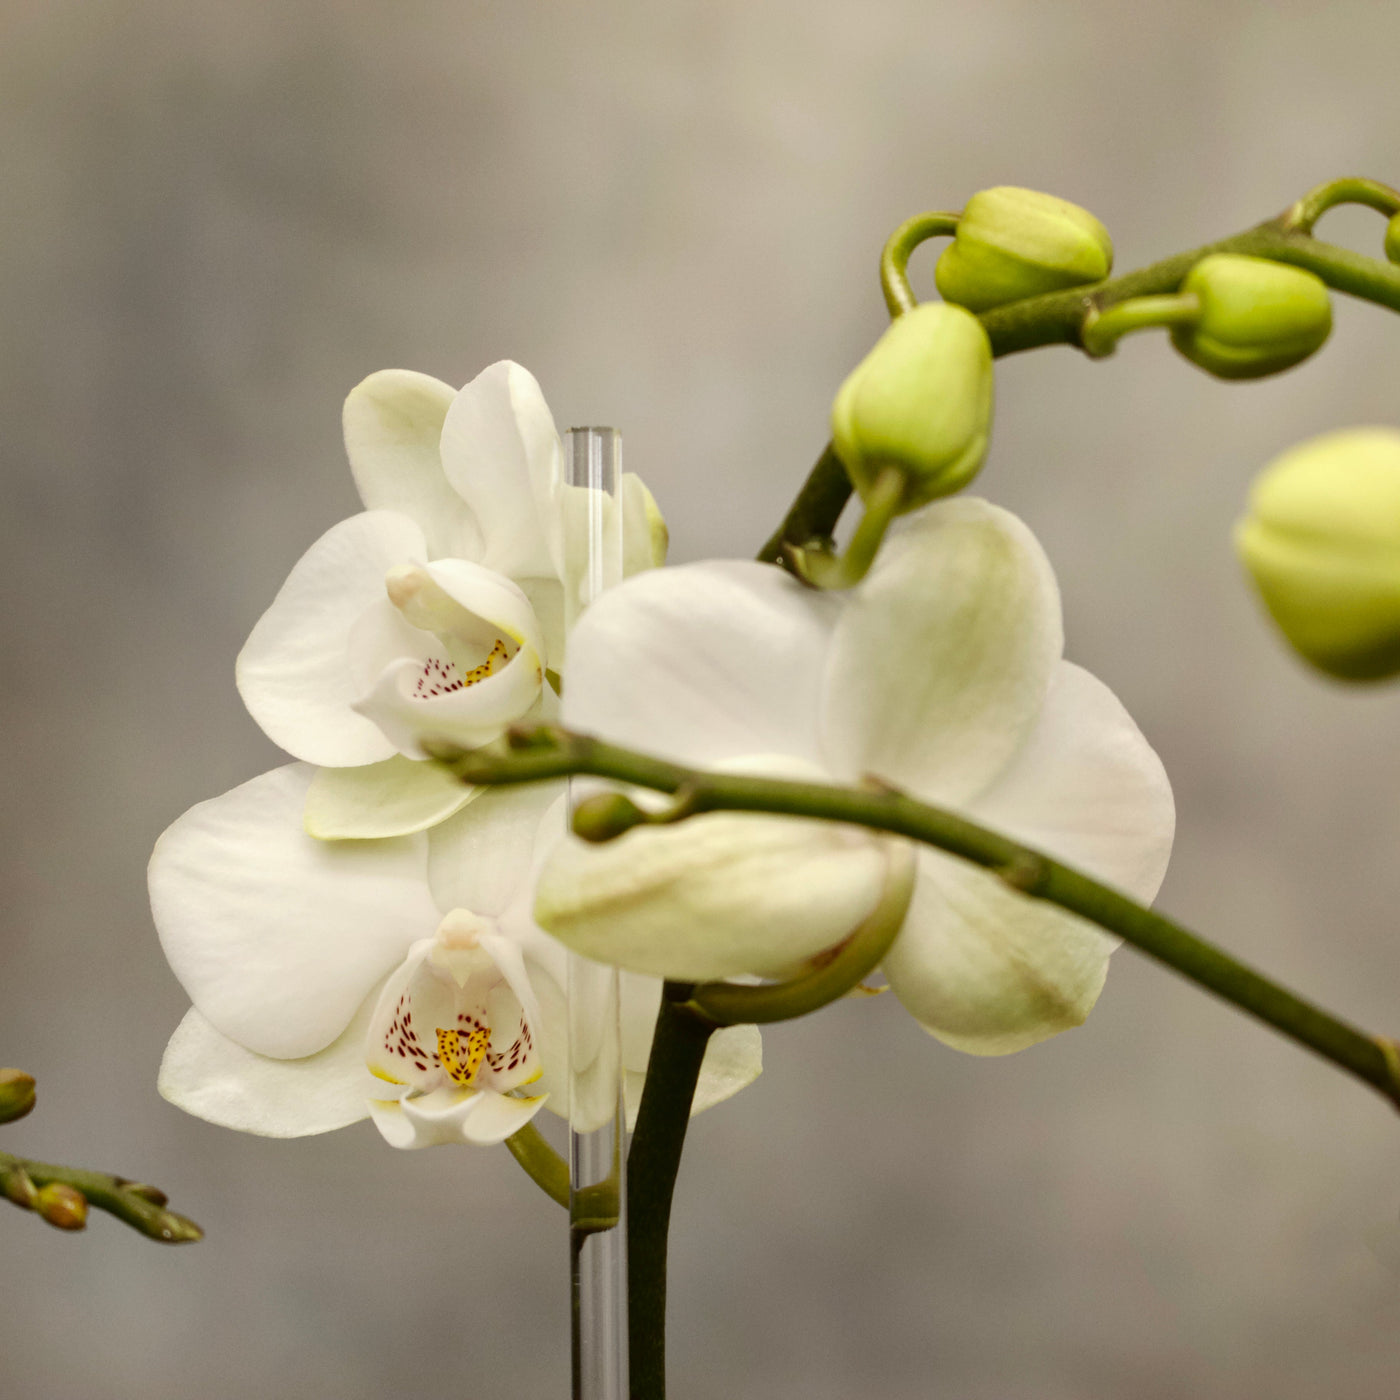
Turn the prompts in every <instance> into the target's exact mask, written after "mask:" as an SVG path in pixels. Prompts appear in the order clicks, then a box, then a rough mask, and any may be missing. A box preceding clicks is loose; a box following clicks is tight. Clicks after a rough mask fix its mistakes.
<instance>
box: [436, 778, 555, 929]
mask: <svg viewBox="0 0 1400 1400" xmlns="http://www.w3.org/2000/svg"><path fill="white" fill-rule="evenodd" d="M562 789H563V784H562V783H559V782H553V783H522V784H521V785H520V786H518V787H498V788H489V789H487V790H486V791H484V792H483V793H482V794H481V796H480V797H478V798H477V799H476V800H475V801H474V802H473V803H472V804H471V806H470V807H467V808H466V809H465V810H463V811H461V812H459V813H457V815H456V816H454V817H451V818H449V819H448V820H447V821H445V822H442V823H441V824H440V825H438V826H436V827H434V828H433V830H432V831H431V832H430V833H429V834H428V883H429V885H430V887H431V888H432V892H433V898H434V899H435V900H436V901H437V905H438V908H440V909H441V910H442V911H443V913H446V912H447V911H448V910H450V909H470V910H471V911H472V913H474V914H483V915H486V916H489V917H492V918H495V917H498V916H499V915H501V914H503V913H505V911H506V910H507V909H508V908H509V907H510V905H511V904H512V902H513V901H515V900H516V899H517V897H519V896H520V895H521V894H523V893H524V892H525V887H526V886H527V884H528V881H529V879H530V872H531V866H532V863H533V861H534V854H535V838H536V834H537V833H538V831H539V829H540V824H541V822H542V821H543V819H544V815H545V813H546V812H547V811H548V810H549V808H550V807H551V806H552V805H554V804H555V803H557V802H558V801H559V799H560V795H561V792H562ZM556 829H557V831H558V832H559V834H560V835H562V834H563V829H564V818H563V812H562V810H561V811H560V813H559V815H558V820H557V823H556Z"/></svg>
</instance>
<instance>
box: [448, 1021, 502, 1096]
mask: <svg viewBox="0 0 1400 1400" xmlns="http://www.w3.org/2000/svg"><path fill="white" fill-rule="evenodd" d="M437 1043H438V1059H439V1060H440V1061H441V1062H442V1067H443V1069H445V1070H446V1071H447V1074H448V1077H449V1078H450V1079H451V1080H452V1082H453V1083H454V1084H460V1085H461V1086H462V1087H463V1088H464V1089H465V1088H470V1087H471V1086H472V1085H473V1084H474V1083H475V1082H476V1074H477V1071H478V1070H479V1069H480V1068H481V1062H482V1061H483V1060H484V1059H485V1058H486V1048H487V1046H488V1045H490V1043H491V1032H490V1031H489V1030H487V1029H485V1028H484V1027H481V1026H477V1027H475V1028H474V1029H472V1030H469V1031H457V1030H444V1029H443V1028H442V1027H441V1026H439V1027H438V1033H437Z"/></svg>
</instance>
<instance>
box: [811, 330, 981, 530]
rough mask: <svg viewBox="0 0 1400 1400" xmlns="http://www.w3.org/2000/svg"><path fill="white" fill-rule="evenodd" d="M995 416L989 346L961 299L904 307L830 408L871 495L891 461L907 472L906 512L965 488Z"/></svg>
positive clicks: (838, 440) (836, 431) (857, 477)
mask: <svg viewBox="0 0 1400 1400" xmlns="http://www.w3.org/2000/svg"><path fill="white" fill-rule="evenodd" d="M991 423H992V347H991V342H990V341H988V339H987V333H986V331H984V330H983V329H982V323H981V322H980V321H979V320H978V319H977V317H976V316H974V315H973V314H972V313H971V312H970V311H965V310H964V309H963V308H962V307H960V306H949V305H947V304H944V303H940V302H925V303H924V304H923V305H921V306H916V307H915V308H914V309H913V310H912V311H906V312H905V313H904V315H902V316H900V317H899V318H898V319H897V320H895V321H894V323H893V324H892V325H891V326H890V328H889V329H888V330H887V331H886V332H885V333H884V335H882V336H881V337H880V339H879V340H878V341H876V343H875V347H874V348H873V349H872V350H871V351H870V353H869V354H868V355H867V356H866V357H865V359H864V360H862V361H861V362H860V364H859V365H857V366H856V368H855V369H854V370H853V371H852V372H851V374H850V376H849V378H847V380H846V382H845V383H844V384H843V385H842V386H841V389H840V391H839V392H838V393H837V395H836V402H835V403H834V404H833V405H832V409H831V433H832V440H833V442H834V443H835V445H836V452H837V455H838V456H839V457H840V458H841V461H842V462H843V463H844V464H845V467H846V472H847V474H848V475H849V476H850V478H851V483H852V485H853V486H854V487H855V488H856V490H857V491H859V492H860V494H861V497H862V499H865V500H868V499H869V497H870V494H871V492H872V491H873V490H874V488H875V483H876V482H877V481H878V480H879V478H880V474H881V472H882V471H883V470H884V468H886V467H891V466H893V467H897V468H898V469H899V470H900V471H902V472H903V473H904V475H905V477H906V478H907V485H906V487H905V491H904V495H903V498H902V500H901V503H900V509H901V511H905V510H913V509H914V508H915V507H916V506H921V505H924V504H925V503H926V502H928V501H931V500H934V499H935V498H937V497H939V496H947V495H950V494H951V493H952V492H954V491H958V490H961V488H962V487H964V486H966V485H967V483H968V482H969V481H971V480H972V478H973V477H974V476H976V475H977V472H978V471H979V470H980V469H981V466H982V462H983V459H984V458H985V457H986V455H987V443H988V438H989V435H990V433H991Z"/></svg>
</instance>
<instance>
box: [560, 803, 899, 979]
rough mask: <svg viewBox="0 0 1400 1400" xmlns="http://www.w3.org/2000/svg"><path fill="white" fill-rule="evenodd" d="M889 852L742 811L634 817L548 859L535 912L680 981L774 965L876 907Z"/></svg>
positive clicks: (866, 840) (620, 961)
mask: <svg viewBox="0 0 1400 1400" xmlns="http://www.w3.org/2000/svg"><path fill="white" fill-rule="evenodd" d="M884 878H885V857H884V855H883V853H882V852H881V850H880V848H879V846H878V844H877V843H876V842H875V841H874V840H873V839H872V838H871V837H869V836H868V835H867V834H866V833H864V832H860V831H856V830H854V829H852V828H847V827H842V826H837V825H833V824H831V823H823V822H808V821H800V820H795V819H791V818H780V817H762V816H753V815H748V814H741V815H733V816H731V815H728V814H714V815H710V816H703V817H695V818H692V819H691V820H689V821H686V822H682V823H679V824H678V825H676V826H673V827H652V828H639V829H637V830H634V831H630V832H628V833H627V834H626V835H625V836H622V837H620V838H619V839H618V840H616V841H609V842H607V843H606V844H605V845H601V846H589V845H586V844H585V843H584V842H582V841H580V840H579V839H578V838H577V837H573V836H569V837H567V838H566V839H565V840H564V841H563V842H561V843H560V845H559V847H558V848H557V849H556V851H555V852H554V854H553V855H552V856H551V857H550V859H549V860H548V861H547V862H546V863H545V866H544V869H543V871H542V872H541V874H540V877H539V881H538V883H537V886H536V901H535V918H536V920H537V921H538V922H539V924H540V925H541V927H543V928H545V929H547V930H548V931H549V932H551V933H553V934H554V935H555V936H556V937H557V938H558V939H559V940H560V941H561V942H563V943H564V944H566V945H567V946H569V947H571V948H573V949H574V950H575V951H576V952H579V953H582V954H583V955H584V956H585V957H589V958H593V959H595V960H596V961H598V962H607V963H614V964H616V965H618V966H621V967H626V968H630V969H631V970H633V971H636V972H647V973H652V974H653V975H655V976H659V977H673V978H677V979H680V980H685V981H701V980H705V979H708V978H717V977H731V976H736V975H739V974H742V973H756V974H758V975H759V976H777V975H781V974H782V973H783V972H784V971H786V970H788V969H790V968H791V967H792V965H793V964H794V963H798V962H801V961H803V960H805V959H807V958H810V957H812V956H814V955H815V954H817V953H819V952H821V951H823V950H824V949H826V948H829V947H831V946H832V945H833V944H835V943H838V942H840V941H841V939H843V938H845V937H846V936H847V935H848V934H849V933H850V932H851V930H852V929H853V928H854V927H855V926H856V925H857V924H858V923H859V922H860V921H861V920H862V919H863V918H865V916H866V915H867V914H868V913H869V912H870V911H871V909H873V908H874V906H875V903H876V901H877V899H878V898H879V896H880V892H881V889H882V887H883V883H884Z"/></svg>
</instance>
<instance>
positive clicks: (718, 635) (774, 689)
mask: <svg viewBox="0 0 1400 1400" xmlns="http://www.w3.org/2000/svg"><path fill="white" fill-rule="evenodd" d="M840 606H841V602H840V599H838V598H836V597H833V596H831V595H829V594H824V593H820V592H817V591H815V590H813V589H809V588H804V587H803V586H802V585H801V584H799V583H798V582H797V581H796V580H795V579H793V578H792V577H791V576H789V575H788V574H785V573H784V572H783V571H782V570H781V569H776V568H774V567H773V566H772V565H769V564H750V563H743V562H739V561H732V560H731V561H722V562H713V563H706V564H690V565H686V566H684V567H681V568H675V569H654V570H649V571H648V572H646V573H643V574H639V575H637V577H635V578H632V579H629V580H627V581H626V582H625V583H621V584H619V585H618V586H617V587H615V588H612V589H609V590H608V591H607V592H606V593H604V594H603V595H602V597H600V598H599V599H598V600H597V601H596V602H595V603H593V604H592V606H591V607H590V608H589V609H588V611H587V612H586V613H584V615H583V616H582V617H581V618H580V619H579V621H578V623H577V625H576V626H575V628H574V631H573V634H572V635H571V637H570V639H569V649H568V669H567V675H568V683H567V685H566V687H565V695H564V703H563V715H564V722H565V723H566V724H568V725H569V726H570V727H571V728H575V729H581V730H584V731H586V732H589V733H593V734H598V735H600V736H602V737H603V738H611V739H614V740H617V741H619V742H622V743H625V744H627V745H629V746H630V747H633V748H639V749H644V750H646V751H648V752H650V753H656V754H661V755H664V756H665V757H667V758H671V759H675V760H678V761H679V762H682V763H689V764H693V765H696V766H702V767H703V766H710V765H713V764H715V763H718V762H721V761H723V760H726V759H730V758H735V757H739V756H742V755H746V754H753V753H782V754H789V755H793V756H795V757H798V758H803V759H808V760H816V759H817V757H818V739H817V705H818V696H819V694H820V689H821V680H822V677H823V675H824V674H825V670H826V661H827V651H828V648H829V645H830V639H831V631H832V628H833V626H834V625H835V621H836V618H837V616H838V613H839V609H840Z"/></svg>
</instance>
